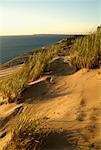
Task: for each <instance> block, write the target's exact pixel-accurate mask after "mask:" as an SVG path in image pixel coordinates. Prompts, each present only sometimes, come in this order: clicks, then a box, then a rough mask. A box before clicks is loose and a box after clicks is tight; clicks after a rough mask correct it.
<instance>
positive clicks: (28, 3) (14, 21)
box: [0, 0, 101, 35]
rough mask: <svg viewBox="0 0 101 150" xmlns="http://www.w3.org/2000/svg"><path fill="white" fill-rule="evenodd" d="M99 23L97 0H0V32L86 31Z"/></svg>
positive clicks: (4, 33) (44, 32)
mask: <svg viewBox="0 0 101 150" xmlns="http://www.w3.org/2000/svg"><path fill="white" fill-rule="evenodd" d="M100 24H101V2H100V0H0V35H17V34H18V35H21V34H23V35H25V34H49V33H50V34H52V33H55V34H68V33H87V32H90V31H93V30H94V29H95V28H96V27H97V26H98V25H100Z"/></svg>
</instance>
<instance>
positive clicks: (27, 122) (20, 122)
mask: <svg viewBox="0 0 101 150" xmlns="http://www.w3.org/2000/svg"><path fill="white" fill-rule="evenodd" d="M47 136H48V130H47V129H46V127H45V120H43V119H37V120H31V119H30V117H29V116H27V117H26V116H25V115H24V114H23V115H22V114H21V115H20V116H19V117H18V118H17V119H16V120H15V123H14V125H13V129H12V134H11V140H10V141H9V142H8V144H7V145H6V146H5V147H4V150H10V149H11V150H32V149H34V150H40V149H41V148H40V147H42V145H43V143H44V142H45V138H46V137H47Z"/></svg>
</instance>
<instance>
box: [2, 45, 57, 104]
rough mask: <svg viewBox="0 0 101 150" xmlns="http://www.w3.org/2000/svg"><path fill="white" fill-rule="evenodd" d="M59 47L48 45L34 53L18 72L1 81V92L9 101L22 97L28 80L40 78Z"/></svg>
mask: <svg viewBox="0 0 101 150" xmlns="http://www.w3.org/2000/svg"><path fill="white" fill-rule="evenodd" d="M59 52H60V49H59V48H58V47H54V46H53V47H52V46H51V47H48V48H47V49H45V50H43V49H42V50H41V51H39V52H37V53H36V54H34V55H33V56H32V57H31V59H30V60H29V61H28V62H27V63H26V64H25V65H24V66H23V68H21V69H20V71H18V72H17V73H15V74H13V75H12V76H10V77H9V78H7V79H5V80H1V81H0V94H1V95H2V97H3V99H7V100H8V102H13V101H16V100H17V99H19V98H20V95H21V92H22V91H23V90H24V89H25V88H26V86H27V85H28V82H31V81H33V80H36V79H38V78H39V77H40V76H41V75H42V74H43V73H44V72H45V71H46V70H47V68H48V64H49V61H50V60H51V59H52V58H53V57H54V56H56V55H58V53H59Z"/></svg>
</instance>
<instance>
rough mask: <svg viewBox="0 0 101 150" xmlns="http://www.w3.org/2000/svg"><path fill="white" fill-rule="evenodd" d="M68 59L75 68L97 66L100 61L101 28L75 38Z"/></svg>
mask: <svg viewBox="0 0 101 150" xmlns="http://www.w3.org/2000/svg"><path fill="white" fill-rule="evenodd" d="M69 55H70V57H71V59H70V61H71V64H72V65H73V66H76V68H77V70H79V69H81V68H89V69H92V68H98V67H99V63H100V61H101V28H98V29H97V31H96V32H94V33H91V34H89V35H86V36H84V37H81V38H78V39H76V40H75V42H74V44H73V46H72V48H71V50H70V54H69Z"/></svg>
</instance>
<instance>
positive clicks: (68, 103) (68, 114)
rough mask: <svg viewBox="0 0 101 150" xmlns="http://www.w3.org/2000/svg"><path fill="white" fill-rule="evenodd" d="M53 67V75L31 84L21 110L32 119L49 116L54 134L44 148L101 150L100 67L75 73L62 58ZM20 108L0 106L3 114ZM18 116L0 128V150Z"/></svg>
mask: <svg viewBox="0 0 101 150" xmlns="http://www.w3.org/2000/svg"><path fill="white" fill-rule="evenodd" d="M62 66H64V67H63V68H62V69H61V67H62ZM50 68H51V71H52V74H51V75H50V76H45V77H43V78H42V79H40V80H38V81H37V82H33V83H30V84H29V87H28V88H27V89H26V90H25V91H24V92H23V94H22V101H23V103H22V104H21V106H20V107H23V108H24V110H23V112H21V113H26V114H28V115H29V116H31V118H32V119H34V118H41V117H46V118H47V126H48V127H50V130H52V131H53V133H51V134H50V135H49V137H48V138H47V139H46V143H45V145H44V147H43V150H65V149H66V150H76V149H82V150H93V149H99V150H100V149H101V145H100V141H101V127H100V126H101V112H100V110H101V69H95V70H87V69H82V70H80V71H78V72H76V73H74V71H75V70H74V68H71V67H69V66H68V64H66V63H64V60H63V59H60V58H58V59H56V60H55V61H54V62H53V63H51V66H50ZM17 108H19V104H5V105H2V106H0V117H7V116H9V115H10V114H11V113H12V112H14V111H15V110H16V109H17ZM17 115H19V114H17V113H15V115H13V117H11V118H10V120H8V122H6V123H5V124H4V126H3V127H2V129H1V131H0V133H1V138H0V149H1V150H2V148H3V146H4V144H6V142H7V141H8V140H9V139H10V133H11V132H10V127H11V124H12V123H13V119H14V118H16V116H17ZM5 132H6V133H5ZM3 134H4V135H3Z"/></svg>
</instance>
